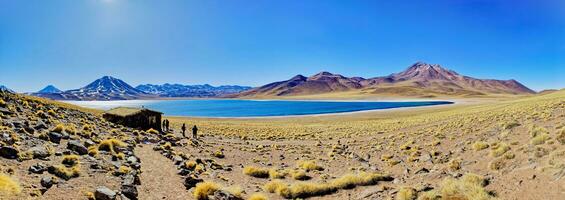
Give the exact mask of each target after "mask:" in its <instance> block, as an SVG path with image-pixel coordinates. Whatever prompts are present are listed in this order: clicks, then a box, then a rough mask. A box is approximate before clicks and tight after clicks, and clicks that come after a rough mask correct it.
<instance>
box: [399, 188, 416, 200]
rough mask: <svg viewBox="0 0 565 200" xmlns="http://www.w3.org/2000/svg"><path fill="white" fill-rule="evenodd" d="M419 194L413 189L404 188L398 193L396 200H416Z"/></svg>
mask: <svg viewBox="0 0 565 200" xmlns="http://www.w3.org/2000/svg"><path fill="white" fill-rule="evenodd" d="M416 194H417V192H416V190H414V188H411V187H402V188H400V190H398V192H397V193H396V198H395V199H396V200H414V199H416V197H417V195H416Z"/></svg>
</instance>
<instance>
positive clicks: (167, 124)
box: [165, 119, 171, 132]
mask: <svg viewBox="0 0 565 200" xmlns="http://www.w3.org/2000/svg"><path fill="white" fill-rule="evenodd" d="M166 120H167V123H166V124H165V126H167V132H169V131H170V130H171V129H169V124H170V123H169V120H168V119H166Z"/></svg>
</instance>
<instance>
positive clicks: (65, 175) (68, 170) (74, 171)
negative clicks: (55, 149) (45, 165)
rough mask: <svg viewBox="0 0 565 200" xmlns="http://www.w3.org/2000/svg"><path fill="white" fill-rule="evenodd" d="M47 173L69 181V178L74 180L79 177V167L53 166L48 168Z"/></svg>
mask: <svg viewBox="0 0 565 200" xmlns="http://www.w3.org/2000/svg"><path fill="white" fill-rule="evenodd" d="M48 171H49V173H51V174H53V175H55V176H57V177H59V178H62V179H65V180H69V179H71V178H76V177H78V176H80V165H76V166H74V167H66V166H65V165H55V166H51V167H49V169H48Z"/></svg>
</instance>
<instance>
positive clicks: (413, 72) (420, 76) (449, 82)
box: [232, 62, 535, 98]
mask: <svg viewBox="0 0 565 200" xmlns="http://www.w3.org/2000/svg"><path fill="white" fill-rule="evenodd" d="M339 92H353V93H356V94H358V95H367V96H368V95H373V96H409V97H436V96H483V95H492V94H511V95H519V94H533V93H535V92H534V91H533V90H531V89H529V88H527V87H526V86H524V85H522V84H521V83H519V82H518V81H516V80H494V79H477V78H472V77H468V76H464V75H460V74H458V73H457V72H455V71H452V70H449V69H445V68H443V67H441V66H440V65H437V64H428V63H424V62H417V63H415V64H413V65H412V66H410V67H409V68H408V69H406V70H405V71H402V72H399V73H394V74H391V75H388V76H382V77H374V78H368V79H366V78H362V77H345V76H342V75H339V74H332V73H329V72H320V73H318V74H315V75H313V76H310V77H305V76H302V75H297V76H294V77H292V78H291V79H289V80H286V81H279V82H274V83H270V84H267V85H264V86H260V87H257V88H254V89H251V90H248V91H244V92H242V93H239V94H237V95H232V97H240V98H265V97H281V96H303V95H319V94H330V93H339Z"/></svg>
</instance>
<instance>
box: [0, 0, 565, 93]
mask: <svg viewBox="0 0 565 200" xmlns="http://www.w3.org/2000/svg"><path fill="white" fill-rule="evenodd" d="M564 2H565V1H562V0H531V1H523V0H443V1H438V0H418V1H416V0H415V1H404V0H394V1H389V0H386V1H384V0H383V1H380V0H368V1H360V0H352V1H345V0H335V1H332V0H280V1H276V0H257V1H253V0H241V1H240V0H227V1H226V0H201V1H190V0H49V1H46V0H27V1H20V0H0V84H3V85H6V86H8V87H10V88H12V89H14V90H16V91H20V92H27V91H36V90H39V89H41V88H42V87H44V86H45V85H47V84H54V85H55V86H57V87H59V88H60V89H63V90H66V89H74V88H79V87H82V86H84V85H86V84H88V83H89V82H91V81H93V80H95V79H96V78H99V77H101V76H103V75H111V76H115V77H117V78H121V79H123V80H125V81H126V82H128V83H130V84H132V85H134V86H135V85H137V84H140V83H156V84H160V83H165V82H169V83H184V84H202V83H210V84H213V85H220V84H239V85H250V86H259V85H262V84H266V83H269V82H272V81H278V80H283V79H288V78H290V77H292V76H294V75H296V74H304V75H311V74H314V73H316V72H319V71H330V72H334V73H340V74H343V75H346V76H363V77H375V76H382V75H388V74H390V73H393V72H397V71H401V70H404V69H405V68H406V67H408V66H409V65H410V64H412V63H414V62H416V61H425V62H429V63H437V64H441V65H443V66H445V67H447V68H450V69H453V70H455V71H458V72H459V73H462V74H465V75H469V76H473V77H477V78H496V79H517V80H518V81H521V82H522V83H524V84H525V85H527V86H529V87H531V88H533V89H536V90H540V89H546V88H563V87H565V3H564Z"/></svg>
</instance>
